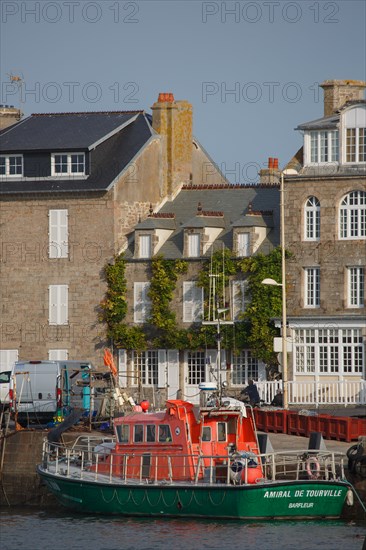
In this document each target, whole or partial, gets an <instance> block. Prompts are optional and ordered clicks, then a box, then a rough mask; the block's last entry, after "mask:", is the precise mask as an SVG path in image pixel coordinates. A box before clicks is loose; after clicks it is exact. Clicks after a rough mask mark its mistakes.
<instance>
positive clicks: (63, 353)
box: [48, 349, 69, 361]
mask: <svg viewBox="0 0 366 550" xmlns="http://www.w3.org/2000/svg"><path fill="white" fill-rule="evenodd" d="M68 358H69V350H67V349H49V350H48V359H49V360H50V361H67V360H68Z"/></svg>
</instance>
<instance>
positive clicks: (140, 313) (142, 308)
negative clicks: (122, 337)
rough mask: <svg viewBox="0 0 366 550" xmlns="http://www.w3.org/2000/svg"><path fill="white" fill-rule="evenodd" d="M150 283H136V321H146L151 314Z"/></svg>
mask: <svg viewBox="0 0 366 550" xmlns="http://www.w3.org/2000/svg"><path fill="white" fill-rule="evenodd" d="M149 288H150V283H134V322H135V323H144V322H145V321H146V319H147V318H148V316H149V315H150V300H149V297H148V293H149Z"/></svg>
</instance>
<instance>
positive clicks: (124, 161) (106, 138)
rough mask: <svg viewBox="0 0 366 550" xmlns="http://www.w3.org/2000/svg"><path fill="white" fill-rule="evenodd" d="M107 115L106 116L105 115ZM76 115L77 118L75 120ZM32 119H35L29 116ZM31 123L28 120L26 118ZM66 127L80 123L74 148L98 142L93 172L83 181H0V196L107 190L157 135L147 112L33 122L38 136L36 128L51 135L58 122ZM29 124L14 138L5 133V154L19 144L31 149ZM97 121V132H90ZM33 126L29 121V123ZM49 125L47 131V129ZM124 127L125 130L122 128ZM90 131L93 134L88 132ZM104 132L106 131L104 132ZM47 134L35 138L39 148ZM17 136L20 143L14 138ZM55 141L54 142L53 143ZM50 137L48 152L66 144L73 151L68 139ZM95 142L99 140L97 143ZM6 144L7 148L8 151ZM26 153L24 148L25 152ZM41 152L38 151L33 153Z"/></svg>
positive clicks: (15, 130) (36, 119) (1, 139)
mask: <svg viewBox="0 0 366 550" xmlns="http://www.w3.org/2000/svg"><path fill="white" fill-rule="evenodd" d="M104 115H105V116H104ZM74 116H75V119H74ZM30 118H31V119H32V117H30ZM27 120H29V119H27ZM60 121H61V122H62V125H66V126H67V122H70V123H72V124H71V125H72V127H73V128H74V129H75V128H76V126H77V125H76V123H78V124H80V132H79V135H78V137H75V139H74V140H73V141H72V143H73V145H75V146H76V144H78V146H77V147H78V148H80V147H81V144H83V145H84V146H85V148H89V147H90V148H92V145H93V144H94V145H95V144H96V143H98V144H97V145H96V146H95V148H92V149H91V151H90V153H89V154H90V165H91V166H92V170H91V173H90V175H89V176H85V177H84V178H75V179H72V178H65V179H63V178H62V177H53V178H51V177H50V178H42V177H40V178H35V179H30V178H19V179H16V178H11V179H4V180H2V181H0V193H2V194H13V193H48V192H51V191H52V192H86V191H88V192H89V191H90V192H93V191H106V190H108V189H109V187H110V186H111V185H112V184H113V182H114V180H115V179H116V178H117V176H118V175H119V174H120V173H121V172H122V171H123V170H124V169H125V168H126V167H127V166H128V164H129V163H130V162H131V161H132V159H133V158H134V157H135V156H136V155H137V153H138V152H139V151H140V150H141V149H142V148H143V147H144V145H146V143H147V142H148V141H149V140H150V139H151V137H152V135H154V132H153V130H152V128H151V126H150V123H149V121H148V120H147V119H146V117H145V115H144V113H142V112H141V113H134V114H132V113H124V114H123V113H84V114H79V113H76V114H75V115H70V114H66V115H55V116H53V115H52V116H46V117H43V116H37V115H36V116H35V117H34V119H33V120H32V124H31V127H32V129H33V131H34V132H35V133H37V132H38V130H37V128H38V127H39V129H40V130H41V129H42V130H43V131H44V132H45V133H47V134H48V135H49V136H50V134H51V133H52V132H51V130H52V131H55V126H54V124H56V127H57V125H58V123H59V122H60ZM25 122H26V121H24V122H20V123H18V124H16V125H14V127H13V133H12V137H11V138H10V134H11V132H6V130H5V131H4V132H2V133H1V135H0V147H1V150H2V151H3V152H4V151H6V152H10V150H9V147H10V144H11V146H12V147H13V149H11V150H12V151H15V150H16V149H15V148H16V147H18V148H19V151H20V150H23V149H21V147H20V145H21V144H24V145H26V144H27V143H28V145H29V146H30V143H29V141H28V140H29V139H30V136H29V135H28V129H27V128H26V131H25V137H23V132H22V126H23V124H25ZM46 122H47V124H45V123H46ZM92 122H94V126H95V128H94V130H93V131H92V130H91V127H92V126H93V124H92ZM29 124H30V122H29ZM123 124H126V125H125V126H123ZM45 126H47V132H46V129H45ZM121 127H122V129H120V128H121ZM64 129H65V132H66V135H69V130H68V129H67V128H64ZM89 130H90V134H89V133H88V132H89ZM103 132H107V133H104V135H103ZM44 135H45V134H43V135H41V136H40V137H39V138H35V137H34V138H35V139H36V141H37V145H38V146H41V145H42V146H44V145H45V141H44V140H45V137H44ZM16 136H17V137H18V141H17V140H16V139H15V138H16ZM52 139H53V141H52ZM52 139H51V137H50V143H52V144H53V145H52V146H51V145H50V143H49V146H48V148H47V149H48V150H49V151H52V152H54V151H55V149H54V147H53V146H56V145H57V144H59V145H60V144H61V143H62V144H63V145H64V147H65V149H64V150H70V149H71V147H70V142H69V141H68V140H66V138H65V137H62V138H61V137H59V138H58V137H55V138H52ZM95 140H98V141H97V142H96V141H95ZM5 143H6V144H7V147H8V149H7V150H6V149H5V145H4V144H5ZM24 151H25V149H24ZM33 151H34V152H36V151H38V149H37V148H35V149H34V150H33Z"/></svg>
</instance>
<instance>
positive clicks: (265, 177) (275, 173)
mask: <svg viewBox="0 0 366 550" xmlns="http://www.w3.org/2000/svg"><path fill="white" fill-rule="evenodd" d="M259 177H260V179H259V183H260V184H261V185H276V184H278V183H279V181H280V169H279V168H278V158H274V157H269V158H268V168H262V170H260V172H259Z"/></svg>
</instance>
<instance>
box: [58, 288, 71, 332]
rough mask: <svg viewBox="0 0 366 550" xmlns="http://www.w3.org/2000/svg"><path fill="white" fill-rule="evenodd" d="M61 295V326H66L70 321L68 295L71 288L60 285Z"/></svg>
mask: <svg viewBox="0 0 366 550" xmlns="http://www.w3.org/2000/svg"><path fill="white" fill-rule="evenodd" d="M59 293H60V314H59V315H60V316H59V325H66V324H67V323H68V320H69V311H68V310H69V307H68V293H69V288H68V286H67V285H59Z"/></svg>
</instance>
